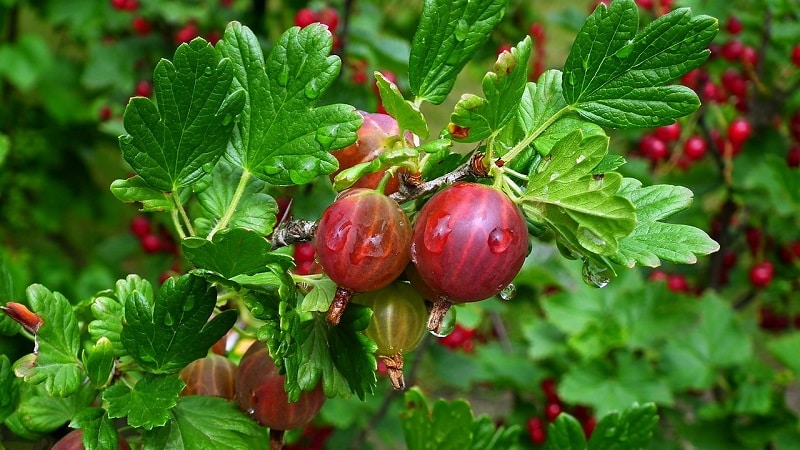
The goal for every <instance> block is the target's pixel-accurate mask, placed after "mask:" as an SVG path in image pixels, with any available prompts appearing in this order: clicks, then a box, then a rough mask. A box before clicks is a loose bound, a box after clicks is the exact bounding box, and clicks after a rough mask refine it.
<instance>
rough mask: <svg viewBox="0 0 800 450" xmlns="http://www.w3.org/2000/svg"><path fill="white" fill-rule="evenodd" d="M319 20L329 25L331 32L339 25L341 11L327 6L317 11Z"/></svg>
mask: <svg viewBox="0 0 800 450" xmlns="http://www.w3.org/2000/svg"><path fill="white" fill-rule="evenodd" d="M317 20H318V21H319V23H321V24H323V25H327V26H328V29H329V30H331V32H334V31H336V28H337V27H338V26H339V13H338V12H336V10H335V9H334V8H330V7H328V8H325V9H323V10H321V11H320V12H318V13H317Z"/></svg>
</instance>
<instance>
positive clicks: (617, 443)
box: [589, 403, 658, 450]
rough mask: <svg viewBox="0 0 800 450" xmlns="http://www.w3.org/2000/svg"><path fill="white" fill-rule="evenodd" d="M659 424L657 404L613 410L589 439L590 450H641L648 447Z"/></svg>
mask: <svg viewBox="0 0 800 450" xmlns="http://www.w3.org/2000/svg"><path fill="white" fill-rule="evenodd" d="M656 426H658V412H657V410H656V405H655V404H653V403H647V404H644V405H638V404H634V405H633V406H631V407H629V408H627V409H625V410H624V411H622V412H616V411H614V412H611V413H609V414H607V415H606V416H604V417H603V418H602V419H600V421H599V422H598V423H597V426H596V427H595V429H594V432H592V437H591V438H590V439H589V450H639V449H644V448H647V447H648V446H649V444H650V441H651V440H652V438H653V432H654V431H655V428H656Z"/></svg>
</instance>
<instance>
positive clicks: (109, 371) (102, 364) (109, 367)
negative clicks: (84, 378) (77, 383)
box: [81, 336, 114, 388]
mask: <svg viewBox="0 0 800 450" xmlns="http://www.w3.org/2000/svg"><path fill="white" fill-rule="evenodd" d="M81 360H82V361H83V367H84V368H85V369H86V373H87V374H88V375H89V380H91V381H92V383H94V385H95V387H97V388H103V387H105V386H108V383H110V382H111V376H112V375H113V372H114V346H113V345H112V344H111V341H110V340H109V339H108V338H107V337H105V336H103V337H101V338H100V339H99V340H98V341H97V343H95V344H94V345H93V346H92V347H89V349H87V350H85V351H84V352H83V357H82V358H81Z"/></svg>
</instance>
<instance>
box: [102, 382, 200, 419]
mask: <svg viewBox="0 0 800 450" xmlns="http://www.w3.org/2000/svg"><path fill="white" fill-rule="evenodd" d="M185 386H186V384H184V382H183V381H181V379H180V377H179V376H178V375H177V374H175V375H153V374H147V375H145V376H144V377H143V378H142V379H140V380H139V381H137V382H136V384H135V385H133V387H128V386H127V385H126V384H124V383H116V384H114V385H113V386H111V387H109V388H108V389H106V390H105V391H103V396H102V397H103V408H104V409H105V410H106V411H108V416H109V417H111V418H114V419H117V418H121V417H126V418H127V422H128V425H130V426H132V427H136V428H144V429H146V430H152V429H153V428H154V427H160V426H163V425H164V424H166V423H167V421H168V420H169V419H170V418H171V416H170V411H169V410H170V409H172V408H173V407H175V405H176V404H177V403H178V394H180V392H181V391H182V390H183V388H184V387H185Z"/></svg>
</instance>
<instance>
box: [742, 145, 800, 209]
mask: <svg viewBox="0 0 800 450" xmlns="http://www.w3.org/2000/svg"><path fill="white" fill-rule="evenodd" d="M734 183H735V187H736V188H739V189H742V190H745V191H752V193H753V195H756V196H758V199H759V200H762V201H763V204H765V205H769V206H768V207H769V208H770V211H771V212H774V213H775V214H777V215H779V216H783V217H791V218H794V217H795V215H796V213H797V210H798V208H800V177H798V176H797V170H795V169H792V168H791V167H789V165H788V164H786V160H785V159H784V158H781V157H778V156H777V155H774V154H768V155H763V156H760V157H759V159H758V163H757V164H753V167H752V168H751V169H750V170H749V171H748V172H747V176H746V177H743V179H738V177H736V179H735V180H734ZM739 185H741V187H739Z"/></svg>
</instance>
